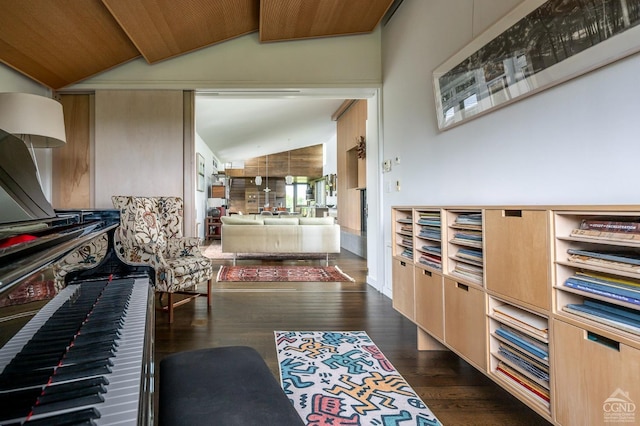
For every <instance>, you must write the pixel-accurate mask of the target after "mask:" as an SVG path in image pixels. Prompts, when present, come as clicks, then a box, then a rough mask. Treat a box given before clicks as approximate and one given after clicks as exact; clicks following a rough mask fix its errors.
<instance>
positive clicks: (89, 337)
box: [0, 278, 150, 425]
mask: <svg viewBox="0 0 640 426" xmlns="http://www.w3.org/2000/svg"><path fill="white" fill-rule="evenodd" d="M149 287H150V286H149V280H148V278H137V279H135V278H126V279H118V280H113V281H109V280H102V281H93V282H90V281H87V282H83V283H81V284H72V285H69V286H67V287H66V288H65V289H64V290H62V292H60V293H59V294H58V295H57V296H56V297H55V298H54V299H53V300H51V301H50V302H49V303H48V304H47V305H46V306H45V307H44V308H43V309H41V310H40V311H39V312H38V314H36V315H35V316H34V317H33V318H32V319H31V320H30V321H29V323H28V324H26V325H25V326H24V327H23V328H22V329H21V330H20V332H19V333H17V334H16V335H15V336H14V337H13V338H12V339H11V340H10V341H9V342H8V343H7V344H6V345H5V346H4V347H3V348H2V349H0V371H1V373H0V400H1V401H2V404H1V405H2V407H0V425H13V424H27V425H30V424H31V425H40V424H42V425H51V424H86V425H92V424H95V425H129V424H131V425H133V424H136V423H137V421H138V416H139V413H138V411H139V406H140V404H139V399H140V388H141V381H142V375H143V372H142V370H143V356H144V345H145V328H146V324H147V312H148V299H149V293H150V289H149ZM67 419H70V422H67V423H65V421H67Z"/></svg>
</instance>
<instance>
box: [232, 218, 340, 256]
mask: <svg viewBox="0 0 640 426" xmlns="http://www.w3.org/2000/svg"><path fill="white" fill-rule="evenodd" d="M220 219H221V221H222V231H221V236H222V252H223V253H234V259H233V262H234V264H235V260H236V256H235V255H236V254H237V253H326V261H327V264H328V263H329V253H339V252H340V226H339V225H338V224H336V223H335V219H334V218H333V217H291V216H282V217H278V216H259V215H234V216H223V217H221V218H220Z"/></svg>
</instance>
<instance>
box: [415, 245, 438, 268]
mask: <svg viewBox="0 0 640 426" xmlns="http://www.w3.org/2000/svg"><path fill="white" fill-rule="evenodd" d="M420 252H421V254H420V258H419V259H418V262H420V263H422V264H423V265H427V266H430V267H432V268H435V269H438V270H441V269H442V248H441V247H440V246H427V245H424V246H422V247H421V248H420Z"/></svg>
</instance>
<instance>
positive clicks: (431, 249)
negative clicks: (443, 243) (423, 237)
mask: <svg viewBox="0 0 640 426" xmlns="http://www.w3.org/2000/svg"><path fill="white" fill-rule="evenodd" d="M420 248H421V250H422V251H425V252H427V253H434V254H438V255H439V254H441V253H442V247H440V246H428V245H423V246H422V247H420Z"/></svg>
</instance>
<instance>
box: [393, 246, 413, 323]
mask: <svg viewBox="0 0 640 426" xmlns="http://www.w3.org/2000/svg"><path fill="white" fill-rule="evenodd" d="M392 279H393V283H392V285H393V307H394V308H395V309H396V310H397V311H398V312H400V313H401V314H402V315H404V316H405V317H407V318H409V319H410V320H411V321H415V294H414V285H413V263H411V262H407V261H404V260H398V259H393V267H392Z"/></svg>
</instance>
